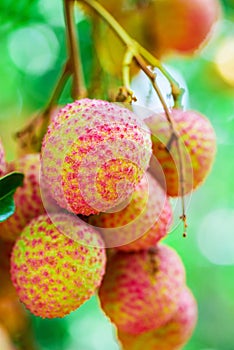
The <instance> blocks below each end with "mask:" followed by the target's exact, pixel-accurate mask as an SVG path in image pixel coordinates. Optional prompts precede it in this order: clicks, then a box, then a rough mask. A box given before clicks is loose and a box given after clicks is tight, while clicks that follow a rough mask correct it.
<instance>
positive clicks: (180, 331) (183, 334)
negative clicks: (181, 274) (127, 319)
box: [118, 288, 197, 350]
mask: <svg viewBox="0 0 234 350" xmlns="http://www.w3.org/2000/svg"><path fill="white" fill-rule="evenodd" d="M196 322H197V303H196V300H195V299H194V296H193V294H192V292H191V291H190V290H189V289H188V288H185V289H184V290H183V292H182V293H181V295H180V296H179V300H178V309H177V310H176V312H175V314H174V315H173V316H172V318H171V319H170V320H169V321H168V322H167V323H166V324H165V325H164V326H162V327H160V328H158V329H155V330H153V331H150V332H146V333H143V334H140V335H132V334H127V333H123V332H119V333H118V336H119V339H120V341H121V343H122V346H123V347H122V349H123V350H125V349H126V350H142V349H144V348H145V344H147V350H155V349H160V350H179V349H182V346H183V345H185V343H187V342H188V340H189V339H190V337H191V335H192V333H193V330H194V328H195V325H196Z"/></svg>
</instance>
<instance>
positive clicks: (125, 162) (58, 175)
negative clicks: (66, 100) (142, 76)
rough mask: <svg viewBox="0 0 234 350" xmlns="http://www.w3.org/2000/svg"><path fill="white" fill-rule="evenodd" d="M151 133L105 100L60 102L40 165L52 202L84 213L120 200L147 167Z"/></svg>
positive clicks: (90, 212)
mask: <svg viewBox="0 0 234 350" xmlns="http://www.w3.org/2000/svg"><path fill="white" fill-rule="evenodd" d="M151 152H152V150H151V139H150V133H149V130H148V128H147V127H146V125H145V124H144V123H143V122H141V121H140V120H138V118H137V117H136V116H135V114H134V113H133V112H131V111H130V110H129V109H127V108H124V107H122V106H120V105H117V104H113V103H110V102H107V101H101V100H91V99H82V100H78V101H75V102H73V103H71V104H68V105H66V106H65V107H64V108H62V109H61V110H60V112H59V114H58V115H57V117H56V118H54V120H53V121H52V122H51V124H50V125H49V128H48V131H47V134H46V135H45V137H44V140H43V145H42V171H43V176H44V177H45V182H46V183H47V184H48V190H49V191H50V193H51V195H52V196H53V198H54V199H55V200H56V201H57V203H58V204H59V205H60V206H61V207H62V208H64V209H67V210H68V211H70V212H73V213H75V214H82V215H90V214H96V213H99V212H100V211H106V210H108V209H110V208H112V207H114V206H116V205H118V204H119V203H122V202H123V201H124V200H125V199H127V198H128V197H129V195H130V194H131V193H132V192H133V191H134V188H135V186H136V184H137V183H139V181H140V180H141V178H142V176H143V174H144V172H145V170H146V169H147V168H148V165H149V160H150V156H151Z"/></svg>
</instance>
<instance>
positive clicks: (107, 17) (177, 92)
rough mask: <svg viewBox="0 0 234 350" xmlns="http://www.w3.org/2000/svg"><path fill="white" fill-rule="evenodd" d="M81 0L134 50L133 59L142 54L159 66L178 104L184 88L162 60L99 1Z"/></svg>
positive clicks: (152, 63)
mask: <svg viewBox="0 0 234 350" xmlns="http://www.w3.org/2000/svg"><path fill="white" fill-rule="evenodd" d="M79 1H80V2H83V3H85V4H86V5H88V6H89V7H90V8H92V9H93V10H94V11H95V12H97V14H98V15H99V16H100V17H101V18H102V19H103V20H104V21H105V22H106V23H107V24H108V25H109V26H110V28H111V29H112V30H113V31H114V32H115V33H116V35H117V36H118V37H119V38H120V40H121V41H122V42H123V43H124V44H125V45H126V46H127V50H128V51H132V59H133V58H134V57H135V55H141V56H142V57H143V58H144V59H145V60H146V62H147V63H148V64H150V65H152V66H153V67H157V68H158V69H159V70H160V71H161V72H162V73H163V74H164V76H165V77H166V78H167V80H168V81H169V83H170V85H171V93H172V96H173V99H174V102H175V105H176V106H178V101H179V100H180V96H181V94H183V90H182V89H181V88H180V87H179V84H178V83H177V82H176V80H175V79H174V78H172V76H171V75H170V74H169V73H168V72H167V70H166V69H165V68H164V67H163V65H162V64H161V62H160V61H159V60H158V59H157V58H156V57H154V56H153V55H152V54H151V53H150V52H148V51H147V50H146V49H145V48H144V47H142V46H141V45H140V44H139V43H138V42H136V41H135V40H134V39H133V38H131V37H130V35H129V34H128V33H127V32H126V31H125V30H124V29H123V27H122V26H121V25H120V24H119V23H118V22H117V21H116V20H115V18H114V17H113V16H112V15H111V14H110V13H109V12H108V11H107V10H105V8H104V7H103V6H102V5H100V4H99V3H98V2H97V1H95V0H79Z"/></svg>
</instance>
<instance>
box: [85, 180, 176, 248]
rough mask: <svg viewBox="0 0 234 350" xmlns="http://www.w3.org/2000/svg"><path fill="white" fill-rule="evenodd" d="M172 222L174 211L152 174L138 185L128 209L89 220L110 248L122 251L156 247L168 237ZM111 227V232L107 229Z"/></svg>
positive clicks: (92, 217)
mask: <svg viewBox="0 0 234 350" xmlns="http://www.w3.org/2000/svg"><path fill="white" fill-rule="evenodd" d="M171 222H172V209H171V206H170V203H169V200H168V198H167V195H166V194H165V191H164V190H163V189H162V188H161V186H160V185H159V184H158V182H157V181H156V180H155V179H154V177H153V176H152V175H150V174H149V173H147V176H144V177H143V178H142V180H141V182H140V183H139V184H138V185H137V187H136V190H135V192H134V193H133V195H132V197H131V201H130V203H129V204H128V205H127V206H126V207H125V208H124V209H122V210H120V211H116V212H113V213H101V214H99V215H95V216H91V217H90V219H89V224H92V225H94V226H96V227H97V228H99V229H100V231H101V233H102V236H103V238H104V240H105V242H106V245H107V246H108V247H110V246H111V247H114V246H115V247H116V248H117V249H118V250H122V251H139V250H144V249H148V248H150V247H154V246H155V245H156V243H157V242H158V241H159V240H161V239H162V238H163V237H164V236H165V235H166V234H167V232H168V229H169V226H170V224H171ZM108 228H111V230H106V229H108ZM113 228H115V230H113ZM130 242H131V243H130Z"/></svg>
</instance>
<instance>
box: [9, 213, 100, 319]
mask: <svg viewBox="0 0 234 350" xmlns="http://www.w3.org/2000/svg"><path fill="white" fill-rule="evenodd" d="M53 222H56V226H55V225H54V224H53V223H52V221H51V219H50V218H49V217H48V216H47V215H41V216H39V217H38V218H35V219H33V220H32V221H31V222H30V223H29V224H28V225H27V226H26V227H25V229H24V230H23V232H22V234H21V236H20V237H19V239H18V240H17V241H16V243H15V246H14V248H13V252H12V256H11V277H12V282H13V285H14V286H15V288H16V291H17V294H18V296H19V299H20V301H21V302H23V303H24V305H25V306H26V308H27V309H29V310H30V311H31V312H32V313H33V314H34V315H36V316H40V317H43V318H55V317H64V316H65V315H67V314H69V313H70V312H71V311H74V310H75V309H77V308H78V307H79V306H80V305H82V304H83V303H84V302H85V301H86V300H88V299H89V298H90V297H91V296H92V295H93V294H94V293H95V292H96V289H97V288H98V287H99V285H100V283H101V280H102V276H103V274H104V271H105V261H106V255H105V249H104V248H103V245H104V243H103V241H102V239H101V238H100V236H99V234H98V233H97V232H96V231H95V230H94V229H92V228H91V227H88V226H87V225H86V224H85V223H84V222H82V221H81V220H79V222H78V223H77V218H76V219H75V218H73V216H72V215H68V214H54V216H53ZM66 230H69V231H71V232H72V233H73V237H74V240H73V239H70V238H68V237H67V236H66V235H65V234H64V233H66V232H65V231H66ZM79 240H80V241H79Z"/></svg>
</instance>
